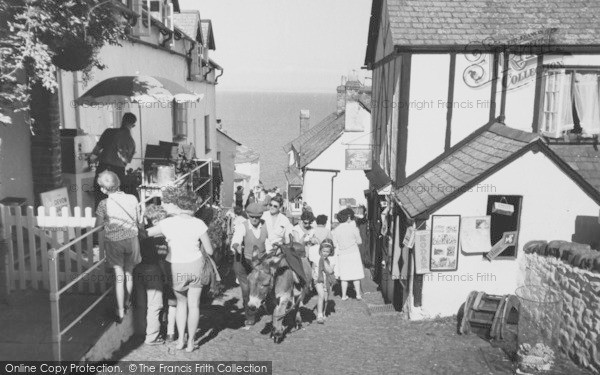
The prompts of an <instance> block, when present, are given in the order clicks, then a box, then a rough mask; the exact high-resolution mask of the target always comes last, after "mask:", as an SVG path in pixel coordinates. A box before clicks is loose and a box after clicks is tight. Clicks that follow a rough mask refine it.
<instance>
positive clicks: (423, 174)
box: [394, 123, 600, 218]
mask: <svg viewBox="0 0 600 375" xmlns="http://www.w3.org/2000/svg"><path fill="white" fill-rule="evenodd" d="M533 150H539V151H541V152H543V153H544V154H545V155H546V156H547V157H548V158H549V159H550V160H551V161H552V162H554V164H555V165H556V166H557V167H558V168H560V169H561V170H562V171H563V172H565V173H566V174H567V175H568V176H569V177H570V178H571V179H572V180H573V181H574V182H575V183H576V184H577V185H578V186H579V187H580V188H581V189H582V190H583V191H584V192H585V193H586V194H587V195H588V196H589V197H590V198H592V199H593V200H594V201H595V202H596V203H598V204H600V167H599V164H600V163H599V161H600V153H599V152H598V151H596V150H595V149H594V146H593V145H572V144H569V145H547V144H546V142H545V141H544V139H543V137H541V136H540V135H538V134H533V133H528V132H524V131H521V130H517V129H512V128H509V127H507V126H505V125H503V124H500V123H489V124H487V125H485V126H483V127H481V128H480V129H478V130H477V131H475V132H473V133H472V134H471V135H469V136H468V137H467V138H465V139H463V140H462V141H460V142H459V143H457V144H456V145H455V146H454V147H452V148H451V149H450V150H448V151H447V152H445V153H444V154H442V155H440V156H439V157H437V158H436V159H434V160H432V161H431V162H430V163H428V164H427V165H425V166H424V167H423V168H421V169H420V170H418V171H417V172H415V173H414V174H412V175H411V176H409V177H408V179H407V181H406V183H405V184H404V185H402V186H400V187H399V188H396V189H395V191H394V194H395V196H396V198H397V199H398V200H399V201H400V202H401V203H402V205H403V207H404V210H405V211H406V213H407V214H409V215H410V216H411V217H412V218H415V217H422V218H424V217H427V216H428V215H430V214H431V213H433V212H435V211H436V210H438V209H439V208H441V207H443V206H444V205H445V204H446V203H448V202H450V201H452V200H453V199H455V198H456V197H458V196H460V195H461V194H462V193H464V192H466V191H469V189H471V188H472V187H473V186H475V185H476V184H478V183H479V182H481V181H483V180H485V179H486V178H487V177H489V176H491V175H492V174H494V173H495V172H496V171H498V170H500V169H501V168H503V167H504V166H506V165H508V164H509V163H511V162H512V161H514V160H516V159H517V158H519V157H520V156H522V155H524V154H525V153H527V152H529V151H533Z"/></svg>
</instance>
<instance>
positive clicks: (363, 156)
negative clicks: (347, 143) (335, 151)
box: [346, 149, 373, 171]
mask: <svg viewBox="0 0 600 375" xmlns="http://www.w3.org/2000/svg"><path fill="white" fill-rule="evenodd" d="M372 157H373V154H372V151H371V150H370V149H346V169H347V170H363V171H364V170H370V169H371V168H372V164H371V161H372Z"/></svg>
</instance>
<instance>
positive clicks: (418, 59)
mask: <svg viewBox="0 0 600 375" xmlns="http://www.w3.org/2000/svg"><path fill="white" fill-rule="evenodd" d="M449 66H450V55H443V54H415V55H413V56H412V62H411V72H410V102H409V110H408V142H407V157H406V175H407V176H410V175H411V174H413V173H414V172H416V171H417V170H418V169H419V168H421V167H423V166H424V165H425V164H427V163H428V162H429V161H431V160H432V159H434V158H435V157H436V156H438V155H440V154H441V153H442V152H444V142H445V134H446V108H447V107H446V102H447V101H448V72H449Z"/></svg>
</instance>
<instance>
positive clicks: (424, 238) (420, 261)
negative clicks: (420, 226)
mask: <svg viewBox="0 0 600 375" xmlns="http://www.w3.org/2000/svg"><path fill="white" fill-rule="evenodd" d="M430 239H431V233H430V232H429V231H428V230H418V231H415V272H416V273H417V274H419V275H421V274H424V273H430V272H431V271H430V270H429V249H430V244H429V241H430Z"/></svg>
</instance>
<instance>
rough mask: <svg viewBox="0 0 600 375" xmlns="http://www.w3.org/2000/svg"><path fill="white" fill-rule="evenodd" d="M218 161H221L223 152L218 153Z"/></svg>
mask: <svg viewBox="0 0 600 375" xmlns="http://www.w3.org/2000/svg"><path fill="white" fill-rule="evenodd" d="M217 160H218V161H221V151H217Z"/></svg>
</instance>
